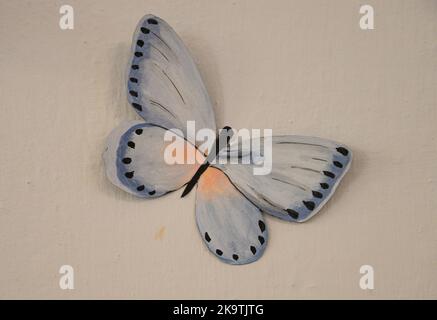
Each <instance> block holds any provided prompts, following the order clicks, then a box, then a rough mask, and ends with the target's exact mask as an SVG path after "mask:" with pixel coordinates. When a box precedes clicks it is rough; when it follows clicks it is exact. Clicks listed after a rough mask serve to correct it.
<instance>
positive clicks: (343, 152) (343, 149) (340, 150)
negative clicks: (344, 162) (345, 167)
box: [336, 147, 349, 156]
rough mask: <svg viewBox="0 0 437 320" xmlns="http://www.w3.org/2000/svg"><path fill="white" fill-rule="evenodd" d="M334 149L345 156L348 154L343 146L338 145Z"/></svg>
mask: <svg viewBox="0 0 437 320" xmlns="http://www.w3.org/2000/svg"><path fill="white" fill-rule="evenodd" d="M336 150H337V151H338V152H340V153H341V154H342V155H344V156H347V155H348V154H349V151H348V150H347V149H346V148H343V147H338V148H336Z"/></svg>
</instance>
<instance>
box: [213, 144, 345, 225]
mask: <svg viewBox="0 0 437 320" xmlns="http://www.w3.org/2000/svg"><path fill="white" fill-rule="evenodd" d="M264 139H271V143H272V171H271V173H270V174H267V175H254V173H253V168H254V167H255V166H256V164H257V163H260V162H262V161H263V160H264V155H263V152H262V151H261V152H260V149H259V148H258V149H257V148H256V147H255V148H252V149H250V148H242V147H241V142H240V151H237V150H238V149H237V146H238V145H239V144H238V143H235V144H233V145H231V146H230V148H229V150H227V151H226V150H224V151H222V152H221V153H220V154H219V156H218V157H219V158H220V157H225V156H227V155H228V154H231V155H232V154H234V155H238V156H239V158H240V159H239V160H240V163H241V162H244V161H243V160H246V161H247V162H249V163H248V164H219V163H217V164H215V166H216V167H217V168H220V169H221V170H223V172H224V173H225V174H226V175H227V176H228V177H229V178H230V180H231V181H232V183H233V184H234V185H235V186H236V187H237V188H238V190H240V191H241V192H242V193H244V195H245V196H246V197H247V198H248V199H250V200H251V201H252V202H253V203H255V204H256V205H257V206H258V207H259V208H260V209H262V210H263V211H264V212H267V213H269V214H272V215H274V216H276V217H279V218H281V219H284V220H288V221H297V222H302V221H305V220H307V219H309V218H310V217H311V216H313V215H314V214H315V213H317V212H318V211H319V210H320V209H321V208H322V206H323V205H324V204H325V203H326V202H327V201H328V200H329V198H330V197H331V196H332V194H333V193H334V191H335V189H336V188H337V186H338V184H339V183H340V181H341V179H342V178H343V176H344V174H345V173H346V172H347V170H348V169H349V166H350V163H351V160H352V153H351V151H350V150H349V149H348V148H347V147H346V146H344V145H341V144H338V143H336V142H333V141H329V140H325V139H320V138H313V137H302V136H277V137H270V138H261V143H260V145H261V146H262V145H263V143H264V142H267V140H266V141H265V140H264ZM247 145H248V144H246V146H247ZM254 151H256V152H254ZM258 155H259V156H258Z"/></svg>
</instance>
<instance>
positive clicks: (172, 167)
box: [103, 121, 203, 198]
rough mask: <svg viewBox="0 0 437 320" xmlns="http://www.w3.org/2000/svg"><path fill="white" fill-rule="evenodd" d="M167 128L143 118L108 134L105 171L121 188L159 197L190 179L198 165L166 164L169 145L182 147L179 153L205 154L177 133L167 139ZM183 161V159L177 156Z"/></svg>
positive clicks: (146, 196)
mask: <svg viewBox="0 0 437 320" xmlns="http://www.w3.org/2000/svg"><path fill="white" fill-rule="evenodd" d="M165 132H166V130H165V129H164V128H162V127H158V126H155V125H151V124H146V123H143V122H141V121H129V122H126V123H125V124H122V125H121V126H119V127H118V128H116V129H114V131H113V132H112V133H111V134H110V135H109V137H108V141H107V147H106V150H105V152H104V154H103V159H104V162H105V167H106V175H107V176H108V178H109V180H110V181H111V182H112V183H113V184H115V185H116V186H118V187H120V188H121V189H123V190H125V191H127V192H129V193H131V194H134V195H136V196H139V197H144V198H154V197H159V196H161V195H163V194H165V193H168V192H170V191H174V190H177V189H179V188H180V187H182V186H183V185H184V184H185V183H187V182H188V181H189V180H190V178H191V177H192V176H193V175H194V173H195V172H196V170H197V169H198V167H199V165H198V164H197V163H196V164H167V162H166V161H165V160H164V155H165V152H166V148H167V147H169V145H170V144H172V145H171V147H172V149H167V150H175V148H178V150H183V152H180V153H179V154H178V157H179V156H180V157H185V156H186V154H189V153H191V154H192V156H193V157H199V159H200V158H201V157H203V156H202V154H200V153H199V151H198V150H197V149H196V148H195V147H194V146H193V145H192V144H190V143H188V142H187V141H186V140H185V139H183V138H180V137H179V136H177V135H174V139H173V140H172V141H169V142H165V141H164V134H165ZM175 160H177V161H178V163H182V159H176V158H175Z"/></svg>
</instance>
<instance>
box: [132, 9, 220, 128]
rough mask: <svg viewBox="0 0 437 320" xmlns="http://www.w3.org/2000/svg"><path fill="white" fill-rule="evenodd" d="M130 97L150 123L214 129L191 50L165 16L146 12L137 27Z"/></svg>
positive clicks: (171, 126)
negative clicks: (190, 124) (160, 16)
mask: <svg viewBox="0 0 437 320" xmlns="http://www.w3.org/2000/svg"><path fill="white" fill-rule="evenodd" d="M127 89H128V100H129V102H130V103H131V105H132V106H133V107H134V108H135V110H136V111H137V112H138V114H139V115H140V116H141V117H143V118H144V119H145V120H146V121H147V122H148V123H154V124H156V125H160V126H162V127H165V128H167V129H172V128H178V129H180V130H182V132H183V133H184V136H185V137H186V136H187V135H186V133H187V132H186V126H187V125H186V122H187V121H188V120H194V121H196V122H195V123H196V128H197V129H201V128H210V129H212V130H215V120H214V112H213V109H212V105H211V101H210V98H209V96H208V93H207V91H206V88H205V85H204V84H203V81H202V79H201V76H200V73H199V71H198V70H197V68H196V65H195V63H194V61H193V59H192V58H191V55H190V53H189V52H188V49H187V48H186V47H185V45H184V44H183V42H182V40H181V39H180V38H179V36H178V35H177V34H176V32H175V31H174V30H173V29H172V28H171V27H170V26H169V25H168V24H167V23H166V22H165V21H164V20H162V19H160V18H158V17H156V16H153V15H146V16H145V17H143V18H142V19H141V20H140V22H139V23H138V26H137V28H136V30H135V33H134V37H133V43H132V58H131V63H130V66H129V77H128V82H127Z"/></svg>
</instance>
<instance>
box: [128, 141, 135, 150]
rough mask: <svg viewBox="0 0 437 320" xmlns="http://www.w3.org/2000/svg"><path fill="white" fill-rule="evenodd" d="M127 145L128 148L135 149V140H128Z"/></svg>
mask: <svg viewBox="0 0 437 320" xmlns="http://www.w3.org/2000/svg"><path fill="white" fill-rule="evenodd" d="M127 146H128V147H129V148H132V149H135V142H133V141H129V142H128V143H127Z"/></svg>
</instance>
